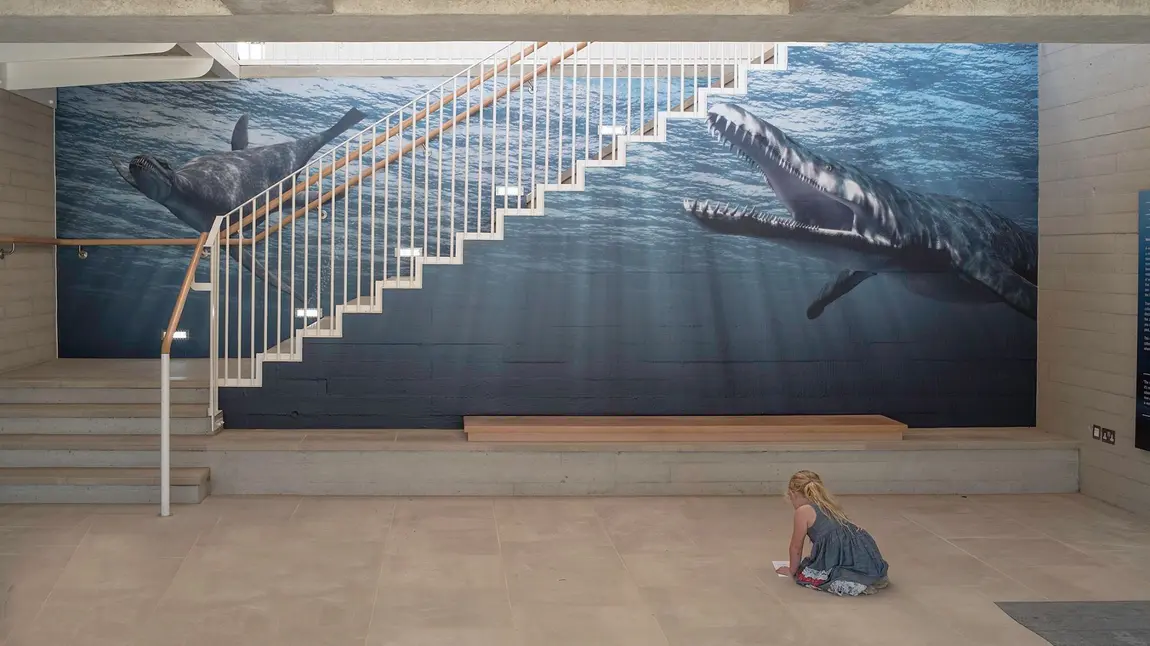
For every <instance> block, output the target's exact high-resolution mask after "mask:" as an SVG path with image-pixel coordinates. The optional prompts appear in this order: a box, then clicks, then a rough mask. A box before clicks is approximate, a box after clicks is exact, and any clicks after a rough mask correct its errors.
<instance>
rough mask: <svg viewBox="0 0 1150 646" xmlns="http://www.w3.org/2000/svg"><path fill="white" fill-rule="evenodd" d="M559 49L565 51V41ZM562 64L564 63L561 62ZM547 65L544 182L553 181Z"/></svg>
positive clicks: (549, 91)
mask: <svg viewBox="0 0 1150 646" xmlns="http://www.w3.org/2000/svg"><path fill="white" fill-rule="evenodd" d="M559 51H560V52H562V51H563V43H559ZM560 65H562V63H560ZM552 67H553V66H552V65H551V64H550V61H548V65H547V100H546V101H544V102H543V110H544V112H545V117H546V118H545V119H544V120H543V183H544V184H549V183H550V182H551V68H552Z"/></svg>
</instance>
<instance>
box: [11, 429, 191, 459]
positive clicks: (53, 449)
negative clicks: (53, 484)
mask: <svg viewBox="0 0 1150 646" xmlns="http://www.w3.org/2000/svg"><path fill="white" fill-rule="evenodd" d="M209 439H211V438H210V437H209V436H206V435H204V436H193V435H176V436H173V438H172V464H173V465H174V466H181V467H182V466H199V465H202V464H203V461H202V458H203V449H204V446H205V444H204V443H205V442H206V441H207V440H209ZM159 456H160V436H159V434H158V433H152V434H148V435H144V434H139V435H108V434H100V433H86V434H83V435H64V434H29V435H18V434H14V433H11V434H0V467H154V466H155V465H156V464H158V463H159V460H160V457H159Z"/></svg>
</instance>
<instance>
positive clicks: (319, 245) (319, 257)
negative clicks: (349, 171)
mask: <svg viewBox="0 0 1150 646" xmlns="http://www.w3.org/2000/svg"><path fill="white" fill-rule="evenodd" d="M316 178H317V179H316V183H315V186H316V190H315V201H316V207H315V311H316V318H315V329H316V334H317V335H318V334H320V332H319V330H320V328H321V327H323V326H322V325H321V321H323V269H322V268H323V157H322V156H321V157H320V158H319V160H318V161H317V162H316ZM334 219H335V218H334V217H333V218H332V220H334ZM328 224H329V225H330V224H331V223H330V222H329V223H328ZM329 314H334V312H329Z"/></svg>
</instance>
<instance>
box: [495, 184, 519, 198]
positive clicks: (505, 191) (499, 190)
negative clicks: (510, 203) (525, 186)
mask: <svg viewBox="0 0 1150 646" xmlns="http://www.w3.org/2000/svg"><path fill="white" fill-rule="evenodd" d="M522 194H523V191H522V190H521V189H520V188H519V187H518V186H496V187H495V197H519V196H520V195H522Z"/></svg>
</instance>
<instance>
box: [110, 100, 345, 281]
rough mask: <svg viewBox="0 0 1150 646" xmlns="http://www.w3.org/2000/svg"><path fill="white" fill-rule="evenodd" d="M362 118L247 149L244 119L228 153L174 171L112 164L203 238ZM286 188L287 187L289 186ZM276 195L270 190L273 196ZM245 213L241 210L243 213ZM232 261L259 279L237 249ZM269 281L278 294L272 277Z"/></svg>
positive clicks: (153, 161) (164, 164)
mask: <svg viewBox="0 0 1150 646" xmlns="http://www.w3.org/2000/svg"><path fill="white" fill-rule="evenodd" d="M364 116H365V115H364V114H363V113H362V112H360V111H359V110H357V109H355V108H352V109H351V110H348V111H347V113H346V114H344V115H343V118H341V119H340V120H339V121H338V122H337V123H336V124H335V125H333V126H332V127H330V128H328V129H327V130H324V131H322V132H317V133H315V134H313V135H310V136H307V137H303V138H301V139H295V140H293V141H285V142H282V143H278V144H272V145H270V146H258V147H254V148H249V147H248V116H247V115H246V114H245V115H244V116H242V117H240V119H239V121H237V122H236V125H235V128H234V129H233V131H232V149H231V151H229V152H221V153H211V154H208V155H203V156H201V157H196V158H194V159H191V160H189V161H188V162H187V163H185V164H184V165H183V166H180V167H179V168H175V167H173V166H172V164H171V163H169V162H168V161H167V160H164V159H161V158H159V157H155V156H153V155H137V156H135V157H133V158H132V159H131V161H129V162H128V163H126V164H125V163H124V162H123V161H120V160H118V159H115V158H113V159H112V165H113V166H114V167H115V168H116V171H117V172H119V173H120V176H121V177H123V178H124V181H126V182H128V183H129V184H131V185H132V186H134V187H135V188H136V189H137V190H139V191H140V192H141V193H143V194H144V195H146V196H147V197H148V198H150V199H152V200H154V201H156V202H159V203H160V204H162V205H164V206H165V207H167V209H168V210H169V211H171V212H172V213H173V214H174V215H175V216H176V217H177V218H178V219H179V220H180V221H181V222H183V223H184V224H187V225H188V226H190V227H192V228H193V229H195V230H196V231H197V232H199V233H207V232H208V231H209V230H210V229H211V228H212V223H213V222H214V221H215V219H216V217H217V216H220V215H225V214H227V213H229V212H231V211H232V210H234V209H235V208H236V207H238V206H240V205H242V204H244V203H246V202H247V201H248V200H250V199H252V198H253V197H257V196H259V195H260V194H262V193H263V192H264V191H267V190H268V188H269V187H275V186H276V185H277V184H278V183H279V182H281V181H283V180H284V178H285V177H290V176H291V175H292V173H294V172H296V171H297V170H299V169H300V168H303V167H304V166H306V165H307V163H308V161H310V160H311V157H312V155H314V154H316V153H317V152H319V150H320V148H323V147H324V146H325V145H326V144H327V143H328V142H330V141H331V140H332V139H335V138H336V137H338V136H339V135H340V134H341V133H343V132H344V131H346V130H347V129H348V128H350V127H352V126H353V125H355V124H356V123H359V122H360V121H362V120H363V118H364ZM289 184H290V183H289ZM276 196H278V192H277V191H276V190H274V189H273V190H272V197H273V198H274V197H276ZM246 210H247V209H245V211H246ZM230 249H231V251H232V255H233V256H234V257H235V258H236V260H237V261H240V262H242V264H243V265H244V266H245V267H247V268H248V270H250V271H252V272H253V273H254V274H255V275H257V276H259V277H260V278H263V277H264V269H263V267H262V266H261V265H260V263H259V262H258V261H257V260H256V259H255V258H254V257H253V255H252V254H251V252H250V251H249V252H248V253H246V254H241V253H240V249H241V247H240V246H239V245H232V246H231V247H230ZM267 276H268V278H269V279H270V280H269V281H268V282H269V284H272V285H274V286H275V287H276V289H279V288H280V286H279V281H278V280H277V278H276V277H275V275H274V274H270V273H269V274H267Z"/></svg>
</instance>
